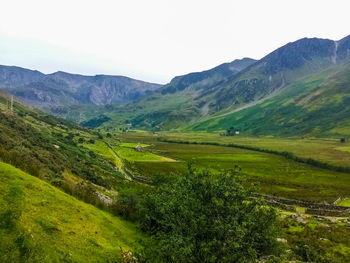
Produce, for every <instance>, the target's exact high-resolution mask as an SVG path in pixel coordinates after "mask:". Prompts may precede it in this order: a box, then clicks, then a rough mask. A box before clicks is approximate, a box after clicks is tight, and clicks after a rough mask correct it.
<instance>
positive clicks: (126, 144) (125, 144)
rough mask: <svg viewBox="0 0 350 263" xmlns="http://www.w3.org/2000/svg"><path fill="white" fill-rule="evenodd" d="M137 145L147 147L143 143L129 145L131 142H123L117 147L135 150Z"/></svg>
mask: <svg viewBox="0 0 350 263" xmlns="http://www.w3.org/2000/svg"><path fill="white" fill-rule="evenodd" d="M137 145H140V146H141V147H142V148H145V147H148V146H149V145H148V144H143V143H131V142H123V143H121V144H120V145H119V146H121V147H127V148H135V147H136V146H137Z"/></svg>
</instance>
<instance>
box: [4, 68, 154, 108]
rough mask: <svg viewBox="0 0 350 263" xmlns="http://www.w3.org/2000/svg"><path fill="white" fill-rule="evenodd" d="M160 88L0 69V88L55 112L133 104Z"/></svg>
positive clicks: (128, 81)
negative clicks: (87, 106)
mask: <svg viewBox="0 0 350 263" xmlns="http://www.w3.org/2000/svg"><path fill="white" fill-rule="evenodd" d="M159 87H160V85H158V84H153V83H147V82H144V81H139V80H135V79H131V78H127V77H123V76H107V75H96V76H83V75H77V74H69V73H66V72H60V71H59V72H56V73H52V74H48V75H45V74H42V73H40V72H38V71H32V70H28V69H23V68H19V67H8V66H0V88H2V89H4V90H6V91H8V92H10V93H11V94H14V95H15V96H16V97H18V98H20V99H22V100H23V101H26V102H28V103H30V104H31V105H34V106H37V107H40V108H46V109H47V110H52V111H53V113H55V111H60V110H62V106H67V105H108V104H118V103H126V102H130V101H135V100H138V99H140V98H141V97H143V96H145V95H148V94H150V93H152V92H153V91H155V90H157V89H158V88H159Z"/></svg>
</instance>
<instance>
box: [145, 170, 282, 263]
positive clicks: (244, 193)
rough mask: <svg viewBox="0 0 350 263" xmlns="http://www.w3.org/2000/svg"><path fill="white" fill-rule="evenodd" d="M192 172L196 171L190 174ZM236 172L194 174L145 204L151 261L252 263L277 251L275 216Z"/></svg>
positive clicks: (164, 188)
mask: <svg viewBox="0 0 350 263" xmlns="http://www.w3.org/2000/svg"><path fill="white" fill-rule="evenodd" d="M192 171H193V170H192ZM242 184H243V179H242V177H241V176H240V175H239V174H238V172H236V171H228V172H223V173H221V174H219V175H212V174H210V173H209V172H207V171H204V172H200V173H194V172H192V173H190V174H188V175H186V176H183V177H181V178H179V179H177V180H175V181H173V182H171V183H169V184H162V185H160V186H159V187H158V188H157V189H155V190H154V191H152V192H151V193H149V194H147V195H146V197H145V198H144V200H142V203H141V208H140V211H141V213H142V214H143V220H142V224H141V225H142V229H143V230H144V231H146V232H147V233H149V234H150V235H151V236H152V242H151V243H152V245H150V246H148V247H150V248H149V249H148V248H147V247H146V248H145V250H144V251H143V253H141V257H142V259H143V260H144V261H146V262H147V261H149V262H252V261H254V260H256V259H258V258H260V257H261V256H263V255H270V254H272V253H274V252H276V251H277V250H276V248H277V245H276V233H277V232H276V227H275V221H276V217H277V214H276V211H275V209H273V208H271V207H268V206H266V204H265V203H264V201H263V200H262V199H256V198H252V194H253V193H254V191H253V190H252V189H251V188H249V189H246V188H244V187H243V186H242Z"/></svg>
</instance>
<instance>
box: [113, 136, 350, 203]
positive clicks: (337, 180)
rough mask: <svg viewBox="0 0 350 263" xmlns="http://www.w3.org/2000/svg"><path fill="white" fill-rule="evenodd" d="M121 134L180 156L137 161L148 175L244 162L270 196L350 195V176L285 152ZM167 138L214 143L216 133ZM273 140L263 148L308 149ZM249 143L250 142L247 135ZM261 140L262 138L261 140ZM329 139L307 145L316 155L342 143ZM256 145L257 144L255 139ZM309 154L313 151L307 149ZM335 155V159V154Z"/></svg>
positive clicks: (322, 197)
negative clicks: (175, 141)
mask: <svg viewBox="0 0 350 263" xmlns="http://www.w3.org/2000/svg"><path fill="white" fill-rule="evenodd" d="M162 135H164V134H162ZM118 136H119V138H120V139H121V140H122V141H125V142H126V141H128V142H133V141H137V142H142V143H145V144H149V145H150V146H149V147H147V149H148V151H150V152H152V153H156V154H157V155H162V156H166V157H169V158H172V159H174V160H177V162H158V163H149V162H144V161H142V160H141V159H139V160H136V159H135V164H134V165H133V168H134V169H135V171H136V172H137V173H138V174H141V175H143V176H146V177H151V176H153V175H156V174H164V175H165V176H170V175H178V174H183V173H184V172H185V171H186V169H187V162H189V161H190V162H192V163H193V164H194V167H195V168H196V169H210V170H212V171H219V170H224V169H232V168H234V167H235V166H238V167H240V168H241V169H242V173H243V174H244V175H245V176H246V177H247V179H248V180H249V182H251V183H258V184H259V188H260V192H262V193H266V194H271V195H276V196H280V197H285V198H292V199H299V200H309V201H316V202H323V201H326V202H329V203H331V202H333V201H335V200H336V199H337V198H338V197H342V198H345V197H350V189H349V187H348V186H349V185H350V174H347V173H340V172H335V171H330V170H326V169H321V168H317V167H314V166H311V165H308V164H303V163H299V162H296V161H293V160H289V159H287V158H285V157H283V156H278V155H274V154H269V153H264V152H258V151H252V150H246V149H239V148H232V147H224V146H214V145H200V144H177V143H168V142H161V141H158V140H157V138H158V136H155V135H154V134H151V133H146V132H140V133H125V134H120V135H118ZM211 136H213V137H211ZM166 138H169V139H174V138H175V139H180V138H181V139H182V140H184V138H186V139H187V140H193V141H195V140H197V141H199V140H201V141H202V142H204V141H205V140H206V141H207V142H212V141H214V135H202V134H197V135H195V134H189V135H188V134H175V135H174V134H170V135H169V134H166ZM189 138H190V139H189ZM216 139H220V140H215V142H218V141H219V142H222V143H224V142H225V141H226V142H229V139H232V138H229V137H219V136H217V138H216ZM211 140H212V141H211ZM236 140H238V139H236ZM273 140H274V139H273V138H265V140H262V141H261V142H260V144H259V146H260V147H263V146H264V147H272V148H275V149H277V147H278V145H279V144H281V145H282V146H281V147H280V149H281V150H284V149H289V150H293V151H294V152H297V153H301V152H303V151H301V150H300V149H299V148H298V145H302V143H301V142H300V141H299V142H297V145H296V146H292V140H291V139H290V140H289V139H276V142H274V141H273ZM244 141H245V143H246V144H248V141H249V140H248V138H245V140H244ZM255 141H256V142H258V139H255ZM287 142H289V143H287ZM326 142H327V143H326V144H325V145H326V146H325V145H323V146H322V145H321V146H320V145H319V144H317V142H312V141H311V140H309V144H306V146H305V145H304V148H308V149H309V154H310V153H311V152H312V151H317V149H322V147H325V148H327V147H328V149H329V148H331V147H333V146H336V145H337V142H334V141H329V142H328V141H326ZM250 144H251V145H252V144H253V142H250ZM299 147H300V146H299ZM345 154H347V153H345ZM304 156H310V155H308V154H307V153H305V152H304ZM330 156H331V155H330ZM331 157H332V158H334V156H331Z"/></svg>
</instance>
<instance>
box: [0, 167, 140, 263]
mask: <svg viewBox="0 0 350 263" xmlns="http://www.w3.org/2000/svg"><path fill="white" fill-rule="evenodd" d="M0 180H1V184H0V207H1V211H0V236H1V238H0V261H1V262H111V260H112V261H113V260H115V261H118V259H119V257H120V252H121V251H120V247H121V248H122V249H123V250H124V251H126V250H134V249H136V248H137V247H138V241H139V240H141V239H143V236H142V235H141V234H140V233H139V232H138V231H137V230H136V228H135V226H134V225H133V224H131V223H130V222H126V221H123V220H121V219H119V218H118V217H115V216H111V215H110V214H108V213H106V212H103V211H101V210H99V209H97V208H96V207H94V206H92V205H88V204H86V203H84V202H81V201H78V200H77V199H75V198H74V197H72V196H70V195H67V194H65V193H63V192H61V191H60V190H58V189H56V188H54V187H52V186H51V185H49V184H47V183H45V182H43V181H41V180H39V179H37V178H35V177H33V176H30V175H28V174H26V173H24V172H22V171H20V170H18V169H16V168H14V167H13V166H11V165H8V164H5V163H2V162H0ZM115 261H113V262H115Z"/></svg>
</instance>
